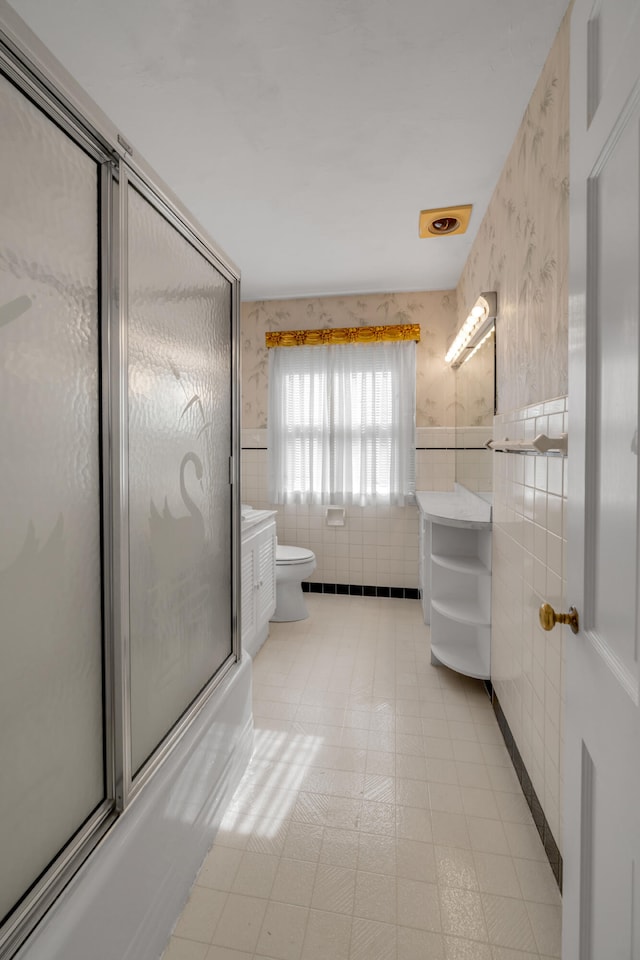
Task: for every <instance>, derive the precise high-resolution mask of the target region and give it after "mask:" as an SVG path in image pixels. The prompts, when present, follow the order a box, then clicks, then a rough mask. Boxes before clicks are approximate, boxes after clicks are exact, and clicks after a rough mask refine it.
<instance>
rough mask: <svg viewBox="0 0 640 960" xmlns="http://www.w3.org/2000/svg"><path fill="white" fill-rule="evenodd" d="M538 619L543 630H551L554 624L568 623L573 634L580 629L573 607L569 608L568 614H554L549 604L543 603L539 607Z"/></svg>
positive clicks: (576, 612) (576, 613)
mask: <svg viewBox="0 0 640 960" xmlns="http://www.w3.org/2000/svg"><path fill="white" fill-rule="evenodd" d="M539 617H540V626H541V627H542V629H543V630H553V628H554V627H555V625H556V623H568V624H569V626H570V627H571V630H572V631H573V633H577V632H578V630H579V629H580V626H579V623H578V611H577V610H576V608H575V607H569V613H556V612H555V610H554V609H553V607H552V606H551V604H550V603H543V604H542V605H541V606H540V611H539Z"/></svg>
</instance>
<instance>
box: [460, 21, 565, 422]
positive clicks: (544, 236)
mask: <svg viewBox="0 0 640 960" xmlns="http://www.w3.org/2000/svg"><path fill="white" fill-rule="evenodd" d="M568 37H569V16H568V15H567V16H565V19H564V21H563V23H562V25H561V27H560V30H559V32H558V35H557V37H556V40H555V43H554V45H553V47H552V48H551V51H550V53H549V56H548V58H547V62H546V64H545V66H544V68H543V70H542V73H541V75H540V79H539V80H538V84H537V86H536V88H535V90H534V92H533V95H532V97H531V100H530V101H529V105H528V107H527V110H526V112H525V115H524V118H523V120H522V124H521V126H520V129H519V131H518V134H517V136H516V139H515V141H514V144H513V147H512V148H511V152H510V154H509V156H508V157H507V160H506V162H505V165H504V168H503V171H502V174H501V176H500V179H499V181H498V184H497V186H496V189H495V192H494V194H493V197H492V199H491V201H490V203H489V207H488V209H487V212H486V214H485V216H484V219H483V221H482V223H481V225H480V229H479V231H478V235H477V237H476V239H475V241H474V244H473V247H472V248H471V253H470V254H469V258H468V260H467V263H466V264H465V267H464V269H463V271H462V275H461V277H460V281H459V283H458V288H457V294H458V312H459V319H460V321H462V320H463V319H464V317H465V316H466V315H467V313H468V312H469V309H470V307H471V306H472V305H473V303H474V301H475V299H476V297H477V295H478V293H480V292H481V291H483V290H497V292H498V322H497V330H496V372H497V392H498V412H499V413H501V412H504V411H509V410H514V409H516V408H518V407H522V406H526V405H527V404H530V403H533V402H537V401H539V400H546V399H548V398H551V397H558V396H563V395H564V394H565V393H566V392H567V358H568V348H567V314H568V286H567V279H568V278H567V266H568V246H569V205H568V200H569V40H568Z"/></svg>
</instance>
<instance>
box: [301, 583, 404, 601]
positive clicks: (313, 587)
mask: <svg viewBox="0 0 640 960" xmlns="http://www.w3.org/2000/svg"><path fill="white" fill-rule="evenodd" d="M302 590H303V592H304V593H333V594H338V595H341V596H350V597H391V598H393V599H396V600H419V599H420V591H419V590H418V588H417V587H377V586H372V585H370V584H361V583H314V582H313V581H311V582H310V581H309V580H303V581H302Z"/></svg>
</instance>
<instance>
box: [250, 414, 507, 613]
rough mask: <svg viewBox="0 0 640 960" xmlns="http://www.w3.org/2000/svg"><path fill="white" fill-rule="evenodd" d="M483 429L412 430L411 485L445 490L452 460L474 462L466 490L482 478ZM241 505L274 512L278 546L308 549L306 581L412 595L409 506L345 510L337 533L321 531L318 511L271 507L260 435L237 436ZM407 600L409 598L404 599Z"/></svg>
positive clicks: (413, 518)
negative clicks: (312, 558) (311, 558)
mask: <svg viewBox="0 0 640 960" xmlns="http://www.w3.org/2000/svg"><path fill="white" fill-rule="evenodd" d="M490 434H491V429H490V428H486V427H481V428H468V429H465V430H464V431H456V430H455V428H453V427H419V428H418V429H417V430H416V487H417V489H418V490H452V489H453V483H454V480H455V469H456V456H459V455H460V453H461V452H462V453H464V455H465V456H467V457H473V456H474V455H475V456H477V458H478V460H477V469H476V474H475V475H474V474H473V473H472V474H471V483H470V484H469V485H470V486H471V485H472V483H473V481H474V479H475V480H477V483H478V487H477V489H486V486H483V478H484V477H485V475H486V472H487V459H488V461H489V465H490V462H491V454H490V453H489V452H488V451H486V450H484V449H483V444H484V442H485V441H486V440H487V439H488V438H489V436H490ZM242 500H243V502H245V503H250V504H251V505H252V506H254V507H257V508H260V509H263V508H264V509H275V510H277V517H276V524H277V530H278V538H279V540H280V541H281V542H282V543H288V544H292V545H294V546H304V547H309V549H311V550H313V552H314V553H315V555H316V560H317V567H316V570H315V571H314V576H313V579H314V582H317V583H326V584H349V585H354V586H356V585H363V586H365V585H366V586H367V587H369V588H371V587H376V588H378V587H379V588H387V587H388V588H394V589H403V590H411V591H414V590H415V589H417V587H418V526H419V524H418V510H417V507H415V506H409V507H347V508H346V510H345V525H344V527H335V526H327V523H326V517H325V514H326V507H323V506H296V505H287V506H282V505H275V504H272V503H270V502H269V499H268V493H267V431H266V430H265V429H249V430H243V431H242ZM411 595H413V594H411Z"/></svg>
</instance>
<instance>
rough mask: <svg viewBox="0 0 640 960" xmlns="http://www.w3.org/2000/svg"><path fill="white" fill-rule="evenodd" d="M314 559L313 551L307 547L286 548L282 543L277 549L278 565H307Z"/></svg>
mask: <svg viewBox="0 0 640 960" xmlns="http://www.w3.org/2000/svg"><path fill="white" fill-rule="evenodd" d="M314 559H315V556H314V553H313V551H312V550H307V549H305V547H286V546H284V545H283V544H281V543H279V544H278V546H277V547H276V563H285V564H290V563H307V562H308V561H309V560H314Z"/></svg>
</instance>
